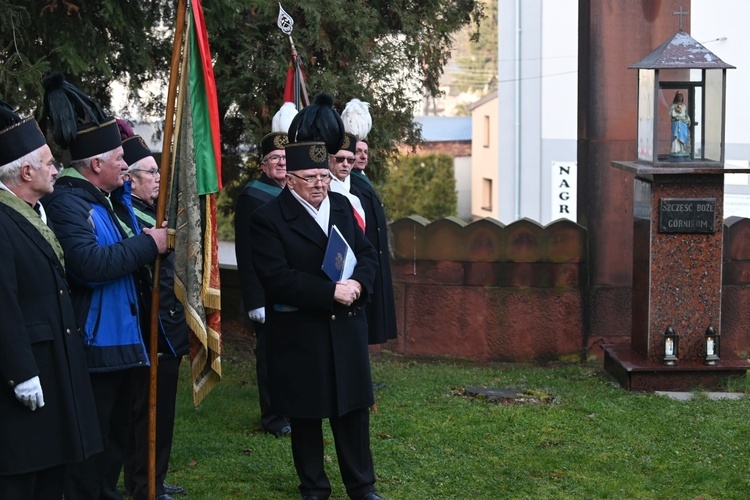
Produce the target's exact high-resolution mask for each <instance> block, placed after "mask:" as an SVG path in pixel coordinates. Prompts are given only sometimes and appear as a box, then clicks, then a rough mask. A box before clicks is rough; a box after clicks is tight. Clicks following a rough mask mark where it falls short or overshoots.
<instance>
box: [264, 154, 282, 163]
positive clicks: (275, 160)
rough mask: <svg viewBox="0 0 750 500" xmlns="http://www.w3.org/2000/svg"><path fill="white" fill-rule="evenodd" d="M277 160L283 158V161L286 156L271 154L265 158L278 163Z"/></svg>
mask: <svg viewBox="0 0 750 500" xmlns="http://www.w3.org/2000/svg"><path fill="white" fill-rule="evenodd" d="M279 160H284V162H286V156H281V155H271V156H269V157H268V158H266V161H267V162H268V163H278V162H279Z"/></svg>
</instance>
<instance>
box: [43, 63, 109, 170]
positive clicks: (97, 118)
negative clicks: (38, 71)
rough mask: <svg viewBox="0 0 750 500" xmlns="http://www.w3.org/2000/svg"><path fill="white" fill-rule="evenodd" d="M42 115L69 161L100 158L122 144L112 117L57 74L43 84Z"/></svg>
mask: <svg viewBox="0 0 750 500" xmlns="http://www.w3.org/2000/svg"><path fill="white" fill-rule="evenodd" d="M43 85H44V112H45V116H46V117H47V118H48V119H49V121H50V124H51V125H52V137H53V138H54V140H55V142H56V143H57V144H58V145H60V147H61V148H63V149H69V150H70V156H71V159H72V160H82V159H84V158H90V157H92V156H96V155H100V154H102V153H106V152H108V151H112V150H113V149H116V148H118V147H119V146H121V145H122V141H121V139H120V130H119V129H118V127H117V123H116V122H115V118H114V117H113V116H108V115H107V114H106V113H105V112H104V111H103V110H102V108H101V107H99V105H98V104H97V103H96V102H94V101H93V100H92V99H91V98H90V97H89V96H87V95H86V94H84V93H83V92H82V91H80V90H79V89H78V88H76V87H75V86H74V85H73V84H71V83H70V82H68V81H66V80H65V77H63V75H61V74H60V73H50V74H49V75H48V76H47V77H45V79H44V82H43Z"/></svg>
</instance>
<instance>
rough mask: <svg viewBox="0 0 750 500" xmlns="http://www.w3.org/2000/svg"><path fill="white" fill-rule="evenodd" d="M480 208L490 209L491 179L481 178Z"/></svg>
mask: <svg viewBox="0 0 750 500" xmlns="http://www.w3.org/2000/svg"><path fill="white" fill-rule="evenodd" d="M482 210H487V211H488V212H489V211H491V210H492V179H482Z"/></svg>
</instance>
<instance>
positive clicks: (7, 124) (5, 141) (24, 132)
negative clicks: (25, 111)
mask: <svg viewBox="0 0 750 500" xmlns="http://www.w3.org/2000/svg"><path fill="white" fill-rule="evenodd" d="M45 144H47V141H46V140H45V139H44V135H43V134H42V131H41V130H39V125H38V124H37V122H36V120H34V118H31V117H29V118H21V117H20V116H18V115H17V114H16V113H15V111H13V108H12V107H11V106H10V104H8V103H6V102H4V101H0V165H6V164H8V163H11V162H13V161H15V160H17V159H19V158H21V157H23V156H26V155H27V154H29V153H31V152H32V151H35V150H37V149H39V148H41V147H42V146H44V145H45Z"/></svg>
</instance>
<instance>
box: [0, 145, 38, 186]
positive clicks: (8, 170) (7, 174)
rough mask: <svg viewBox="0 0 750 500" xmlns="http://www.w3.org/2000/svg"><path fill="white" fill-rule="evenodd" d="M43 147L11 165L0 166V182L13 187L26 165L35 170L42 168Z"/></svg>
mask: <svg viewBox="0 0 750 500" xmlns="http://www.w3.org/2000/svg"><path fill="white" fill-rule="evenodd" d="M42 147H43V146H40V147H38V148H36V149H35V150H34V151H32V152H31V153H27V154H25V155H23V156H22V157H20V158H18V159H17V160H13V161H12V162H10V163H6V164H5V165H2V166H0V182H2V183H3V184H5V185H6V186H7V185H11V184H16V183H17V182H18V175H19V173H20V172H21V167H22V166H23V164H24V163H28V164H29V165H31V166H32V167H33V168H34V169H35V170H39V169H40V168H41V166H42Z"/></svg>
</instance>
